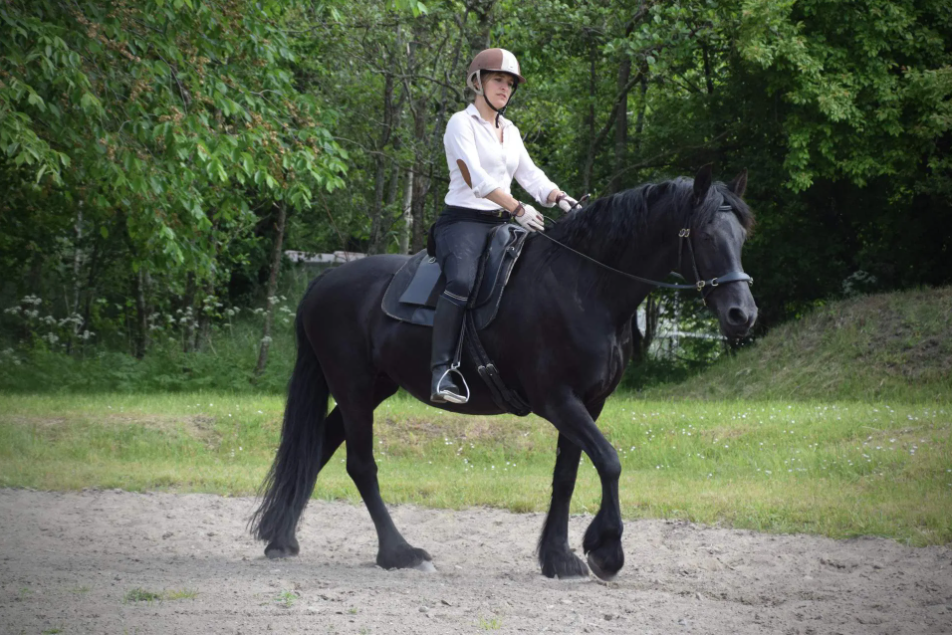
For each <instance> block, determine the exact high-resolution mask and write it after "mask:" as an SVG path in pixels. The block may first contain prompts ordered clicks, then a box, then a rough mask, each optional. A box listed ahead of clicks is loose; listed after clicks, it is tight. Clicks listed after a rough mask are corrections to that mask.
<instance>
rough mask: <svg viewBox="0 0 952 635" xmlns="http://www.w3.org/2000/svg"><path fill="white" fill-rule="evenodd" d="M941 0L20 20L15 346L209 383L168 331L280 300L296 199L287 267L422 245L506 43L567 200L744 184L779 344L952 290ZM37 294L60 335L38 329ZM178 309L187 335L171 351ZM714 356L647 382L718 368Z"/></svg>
mask: <svg viewBox="0 0 952 635" xmlns="http://www.w3.org/2000/svg"><path fill="white" fill-rule="evenodd" d="M947 4H948V3H945V2H941V1H940V0H857V1H855V2H849V3H845V4H844V3H830V2H821V1H820V0H803V1H799V2H792V1H790V0H784V1H782V2H771V1H768V0H715V1H710V0H691V1H685V2H677V3H670V2H659V1H656V0H649V1H647V2H643V1H641V0H598V1H596V2H586V3H569V2H564V1H563V0H523V1H520V2H513V1H511V0H501V1H499V2H489V3H486V2H482V3H466V2H464V3H461V2H456V1H452V2H449V1H448V2H428V3H420V2H417V1H416V0H388V2H384V3H349V4H344V3H341V2H338V1H332V2H318V3H313V2H302V1H300V0H295V1H293V2H290V3H281V2H274V1H268V2H253V1H251V0H227V1H225V2H215V3H211V2H196V1H194V0H143V1H142V2H135V3H126V4H117V3H111V2H102V1H91V2H81V3H73V4H63V3H60V2H55V1H54V0H37V1H35V2H34V1H30V2H27V1H25V0H15V1H12V2H7V3H4V4H3V5H2V7H0V28H2V29H3V33H4V36H5V37H4V38H3V39H2V40H0V191H2V192H4V197H3V198H2V200H0V267H2V268H3V271H4V278H3V280H4V282H3V284H2V285H0V305H2V306H3V308H4V309H13V308H15V307H16V306H20V310H21V313H19V314H17V315H14V314H12V313H7V314H4V315H3V316H0V329H2V333H0V338H2V340H3V341H4V342H6V344H4V348H8V347H12V348H13V349H14V350H15V351H16V353H17V355H19V356H20V357H21V358H25V357H28V356H30V355H32V353H31V351H34V350H36V351H38V353H39V356H38V357H37V359H40V358H41V357H42V355H43V354H45V352H47V351H50V352H52V351H60V352H68V353H69V354H70V355H72V356H74V357H76V358H77V359H78V361H77V362H76V363H77V364H78V365H79V366H81V367H82V368H83V370H82V371H77V372H82V373H86V372H94V369H92V368H90V367H86V366H82V365H83V364H87V363H89V360H90V358H91V357H95V356H100V355H106V354H107V353H117V352H118V351H122V353H117V354H125V353H127V352H128V353H131V354H132V355H134V356H136V357H143V356H144V357H146V358H147V357H149V356H150V355H156V356H158V358H161V359H164V360H166V361H165V362H163V363H165V364H167V365H168V366H169V367H174V366H175V365H178V364H182V365H184V366H187V367H189V368H195V367H197V366H199V365H200V362H197V361H193V360H189V361H188V362H187V363H186V362H184V361H183V360H180V359H175V360H173V359H172V357H173V356H172V354H171V352H170V350H171V349H168V347H169V346H171V343H169V342H168V337H169V336H170V335H171V336H173V337H175V338H176V339H177V340H178V343H179V346H180V348H181V349H182V350H183V351H185V352H188V353H190V352H192V351H194V350H196V349H205V350H208V349H209V348H210V346H212V344H211V342H214V341H215V337H214V336H215V334H216V331H215V328H216V327H217V328H220V327H221V326H222V325H223V324H224V323H225V322H227V321H228V320H227V318H226V316H225V312H227V311H229V310H231V311H234V310H235V309H239V310H242V311H247V309H248V307H254V306H260V305H261V304H262V298H263V296H265V295H268V293H267V292H265V291H264V289H263V286H264V284H265V281H266V280H267V279H268V274H269V273H270V269H271V252H272V249H273V248H274V246H275V244H276V240H277V236H278V234H279V232H278V231H277V228H276V225H277V218H278V217H279V216H280V215H279V213H278V210H279V209H284V210H285V211H286V212H287V213H288V216H287V227H286V230H285V232H284V248H285V249H297V250H305V251H334V250H341V249H342V250H351V251H369V252H386V251H391V252H393V251H400V250H403V249H409V250H415V249H418V248H420V247H422V241H423V237H424V233H425V229H426V228H427V227H428V226H429V224H430V223H431V222H432V220H433V219H434V218H435V216H436V215H437V214H438V213H439V211H440V208H441V201H442V197H443V191H444V189H445V185H446V179H447V166H446V162H445V158H444V156H443V149H442V144H441V138H442V133H443V129H444V127H445V123H446V121H447V119H448V117H449V116H450V115H451V114H452V113H453V112H455V111H456V110H459V109H461V108H462V107H464V106H465V104H466V102H467V101H468V99H470V98H471V95H469V94H468V93H467V92H466V90H465V88H464V75H465V69H466V67H467V65H468V63H469V60H470V59H471V58H472V56H473V55H474V54H475V52H477V51H478V50H480V49H482V48H484V47H485V46H487V45H490V46H502V47H505V48H508V49H510V50H512V51H513V52H514V53H515V54H516V55H517V57H518V58H519V59H520V61H521V63H522V68H523V74H524V75H525V76H526V77H527V78H528V80H529V81H528V84H527V85H526V86H524V87H523V88H520V90H519V91H518V92H517V93H516V95H515V97H514V100H513V103H512V107H511V108H510V109H509V110H508V111H507V116H508V117H510V118H511V119H513V120H514V121H515V122H516V123H517V124H518V126H519V129H520V131H521V132H522V134H523V136H524V138H525V142H526V145H527V147H528V148H529V150H530V153H531V155H532V156H533V158H534V159H535V161H536V163H538V164H539V165H540V166H541V167H543V168H544V169H545V171H546V172H547V174H548V175H549V176H550V177H552V179H553V180H554V181H555V182H556V183H558V184H559V185H560V186H561V187H562V188H563V189H566V190H568V191H569V192H570V193H572V194H575V195H580V194H582V193H584V192H583V191H588V192H592V193H593V194H594V195H595V196H603V195H608V194H610V193H612V192H614V191H617V190H620V189H624V188H628V187H633V186H635V185H638V184H640V183H643V182H645V181H653V180H661V179H666V178H670V177H673V176H677V175H684V174H692V173H694V171H695V170H696V169H697V167H699V166H700V165H702V164H705V163H708V162H714V163H715V166H716V169H717V174H718V175H719V176H720V177H721V178H722V179H725V180H726V179H729V178H730V177H732V176H733V175H734V174H735V173H737V172H738V171H740V170H741V169H743V168H750V186H749V188H748V192H747V195H746V198H747V201H748V202H749V203H750V205H751V207H752V208H753V209H754V211H755V212H756V214H757V218H758V225H757V231H756V232H755V233H754V234H753V235H752V237H751V239H750V241H749V244H748V245H747V247H746V249H745V259H744V265H745V268H746V270H748V271H749V272H750V273H751V275H753V276H754V278H755V279H756V280H757V286H756V287H755V289H754V291H755V294H756V299H757V301H758V304H759V307H760V321H759V324H760V327H759V328H760V329H761V333H763V332H764V331H766V330H767V329H769V328H772V327H774V326H776V325H779V324H780V323H782V322H784V321H786V320H790V319H797V318H799V317H801V316H803V315H805V314H807V313H809V312H810V311H811V310H813V309H814V308H816V307H818V306H822V305H823V304H824V303H826V302H828V301H829V300H831V299H835V298H837V297H841V296H846V295H849V294H852V293H855V292H856V291H861V292H869V291H882V290H890V289H902V288H910V287H915V286H917V285H922V284H928V285H944V284H949V283H950V282H952V258H950V257H949V256H950V253H952V242H950V241H952V209H950V202H949V201H950V200H952V156H950V149H952V52H950V51H952V49H950V47H949V46H948V42H950V41H952V13H950V11H949V8H948V6H946V5H947ZM344 148H346V150H345V149H344ZM345 173H346V174H347V175H348V181H347V183H346V187H345V183H344V181H343V175H344V174H345ZM411 179H412V182H411ZM515 192H516V194H517V195H518V196H520V197H522V198H526V194H525V193H524V192H521V191H520V190H519V188H518V186H516V187H515ZM557 214H558V213H557V212H556V213H555V215H557ZM411 221H412V222H411ZM404 245H406V247H404ZM24 297H39V298H42V301H43V304H42V306H41V307H39V310H40V312H39V314H38V315H37V316H35V317H34V318H31V319H33V320H34V322H36V321H38V320H41V319H43V320H46V319H48V318H47V316H51V317H49V319H51V320H55V326H54V325H53V324H51V323H48V324H42V325H40V324H39V323H30V322H29V320H26V321H24V319H23V315H24V314H23V313H22V311H26V310H31V311H32V310H38V308H37V307H33V306H30V307H25V306H23V305H22V300H23V298H24ZM289 297H292V301H293V300H294V299H296V296H293V295H289ZM158 316H174V319H175V320H183V319H184V320H185V323H181V324H179V325H178V327H177V329H178V330H176V331H175V332H174V333H171V331H172V330H174V329H169V328H168V325H167V324H166V325H165V326H164V328H166V330H167V331H170V332H169V333H165V332H163V333H155V337H152V338H150V334H152V332H151V331H150V329H151V328H152V327H153V326H156V325H157V324H158V323H159V322H158V320H159V319H160V318H159V317H158ZM163 319H164V318H163ZM706 329H707V326H705V327H703V329H702V330H706ZM52 336H55V338H56V339H55V340H54V339H53V337H52ZM160 336H161V337H160ZM210 336H212V339H209V337H210ZM42 337H46V339H45V340H44V339H42ZM276 337H280V336H276ZM249 338H250V333H249ZM150 339H151V341H150ZM693 342H694V343H693V344H692V345H691V346H692V347H694V348H695V349H697V350H691V347H682V348H681V349H680V350H679V351H677V357H675V358H674V359H673V360H672V359H665V360H660V359H659V358H658V357H655V358H654V359H650V360H648V365H646V366H645V367H644V368H641V369H636V370H634V371H633V373H632V376H631V377H629V378H628V380H626V381H628V382H629V385H631V386H647V385H649V384H650V383H651V382H652V381H655V380H657V378H659V377H662V376H663V377H673V376H680V375H682V374H684V373H685V372H694V369H695V368H696V366H697V365H698V364H700V363H702V362H703V360H706V359H711V358H714V357H716V356H717V354H719V352H720V349H717V347H716V346H715V347H714V348H711V349H710V350H701V349H703V348H704V346H705V343H703V342H698V341H693ZM166 349H168V350H166ZM276 357H278V356H276ZM236 360H237V357H229V361H230V362H235V363H237V361H236ZM144 362H145V365H148V364H151V363H158V362H152V361H150V360H148V359H145V360H144ZM110 363H112V362H110ZM240 363H242V364H245V363H247V362H246V360H245V359H244V358H242V361H241V362H240ZM54 365H55V364H54V363H52V362H51V363H50V367H51V370H50V372H53V370H52V367H53V366H54ZM130 365H131V366H134V367H137V368H138V366H136V365H135V364H131V363H130ZM114 366H115V367H125V365H123V364H118V363H117V364H114ZM64 367H67V368H69V367H71V362H67V363H64ZM228 372H231V371H228ZM242 372H245V371H244V370H242ZM226 374H227V373H226ZM181 375H182V373H179V372H166V371H164V370H163V371H162V372H158V373H157V376H162V377H166V378H174V379H169V380H168V382H167V383H168V384H169V385H170V386H177V387H182V386H183V385H182V384H181V381H182V380H181ZM652 376H653V377H654V378H655V379H654V380H652V378H651V377H652ZM12 379H13V381H15V382H16V379H15V378H12ZM189 381H192V380H189ZM240 381H244V379H243V378H241V379H239V378H238V377H237V375H236V376H235V377H231V378H229V379H227V380H223V382H222V383H221V384H220V385H222V386H224V385H228V386H234V385H237V384H238V383H240ZM68 383H69V382H68ZM185 383H186V384H188V382H185ZM17 385H21V384H19V383H18V384H17ZM109 385H112V386H118V385H119V384H116V383H115V382H113V383H111V384H109ZM128 385H130V386H132V385H141V384H140V383H139V380H134V381H131V383H129V384H128Z"/></svg>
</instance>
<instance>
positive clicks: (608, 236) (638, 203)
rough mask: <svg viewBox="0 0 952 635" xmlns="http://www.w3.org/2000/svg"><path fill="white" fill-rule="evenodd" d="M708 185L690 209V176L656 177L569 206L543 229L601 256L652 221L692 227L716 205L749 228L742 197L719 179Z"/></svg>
mask: <svg viewBox="0 0 952 635" xmlns="http://www.w3.org/2000/svg"><path fill="white" fill-rule="evenodd" d="M712 189H713V192H712V193H711V194H710V195H709V196H708V197H707V199H706V200H705V201H704V204H703V205H701V206H700V207H698V208H697V209H694V205H693V201H692V198H693V196H694V181H693V179H686V178H684V177H678V178H676V179H674V180H671V181H663V182H661V183H647V184H645V185H641V186H639V187H636V188H633V189H630V190H625V191H623V192H619V193H618V194H613V195H611V196H606V197H605V198H600V199H598V200H596V201H594V202H593V203H591V204H590V205H588V206H586V207H584V208H582V209H578V210H575V211H573V212H570V213H568V214H566V215H565V216H564V217H562V218H561V219H560V220H559V221H557V222H556V224H555V225H554V226H553V227H551V228H549V229H548V230H547V232H546V233H547V235H548V236H550V237H552V238H554V239H556V240H558V241H560V242H563V243H565V244H567V245H571V246H572V247H574V248H576V249H578V250H580V251H583V252H584V253H591V252H592V251H594V249H593V247H598V251H600V252H601V253H603V254H604V256H605V257H606V258H614V257H616V256H618V255H620V254H621V253H623V252H624V251H625V250H626V249H627V248H629V246H630V244H631V242H632V241H633V240H638V239H639V238H640V237H643V236H645V235H647V234H648V231H649V229H650V228H652V227H654V226H655V224H656V223H659V222H661V223H665V226H669V225H671V224H678V228H681V227H687V228H690V229H691V230H692V231H693V230H698V229H700V228H702V227H705V226H706V225H708V224H709V223H710V222H711V221H712V220H714V215H715V214H716V213H717V211H718V208H719V207H720V206H722V205H730V206H731V210H732V211H733V212H734V215H735V216H737V219H738V220H739V221H740V224H741V226H742V227H743V228H744V230H745V231H747V232H750V231H751V230H752V229H753V225H754V214H753V212H752V211H751V210H750V208H749V207H748V206H747V204H746V203H745V202H744V201H743V199H741V198H740V197H739V196H737V195H735V194H734V193H733V192H732V191H731V190H730V189H729V188H728V187H727V185H725V184H724V183H721V182H719V181H718V182H715V183H714V186H713V188H712ZM672 238H673V236H672ZM592 243H597V245H595V244H592ZM550 244H551V243H550Z"/></svg>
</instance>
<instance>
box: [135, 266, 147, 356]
mask: <svg viewBox="0 0 952 635" xmlns="http://www.w3.org/2000/svg"><path fill="white" fill-rule="evenodd" d="M133 282H134V284H135V294H136V334H135V342H134V345H135V356H136V358H137V359H142V358H143V357H145V352H146V350H147V349H148V348H149V307H148V305H147V304H146V285H147V284H148V283H147V281H146V274H145V271H144V270H143V269H142V268H141V267H140V268H139V271H138V272H137V273H136V275H135V278H134V279H133Z"/></svg>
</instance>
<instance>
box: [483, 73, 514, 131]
mask: <svg viewBox="0 0 952 635" xmlns="http://www.w3.org/2000/svg"><path fill="white" fill-rule="evenodd" d="M484 72H486V71H480V72H479V75H478V79H479V90H478V91H476V94H477V95H482V96H483V101H485V102H486V105H487V106H489V107H490V108H492V109H493V110H495V111H496V127H497V128H498V127H499V118H500V117H501V116H503V115H505V114H506V108H508V107H509V102H511V101H512V96H513V95H515V94H516V89H517V88H519V84H518V83H517V82H515V81H514V82H513V84H512V92H511V93H509V99H507V100H506V103H505V104H503V107H502V108H496V107H495V106H493V104H492V102H491V101H489V100H488V99H487V98H486V91H485V90H483V73H484Z"/></svg>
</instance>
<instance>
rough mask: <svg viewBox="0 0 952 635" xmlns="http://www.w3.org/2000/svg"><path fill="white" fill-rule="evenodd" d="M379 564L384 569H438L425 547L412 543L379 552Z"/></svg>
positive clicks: (429, 570)
mask: <svg viewBox="0 0 952 635" xmlns="http://www.w3.org/2000/svg"><path fill="white" fill-rule="evenodd" d="M377 566H379V567H381V568H382V569H387V570H390V569H418V570H420V571H427V572H431V571H436V567H434V566H433V558H431V557H430V554H428V553H427V552H426V551H425V550H423V549H417V548H416V547H411V546H410V545H403V546H402V547H398V548H395V549H388V550H386V551H380V552H379V553H377Z"/></svg>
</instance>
